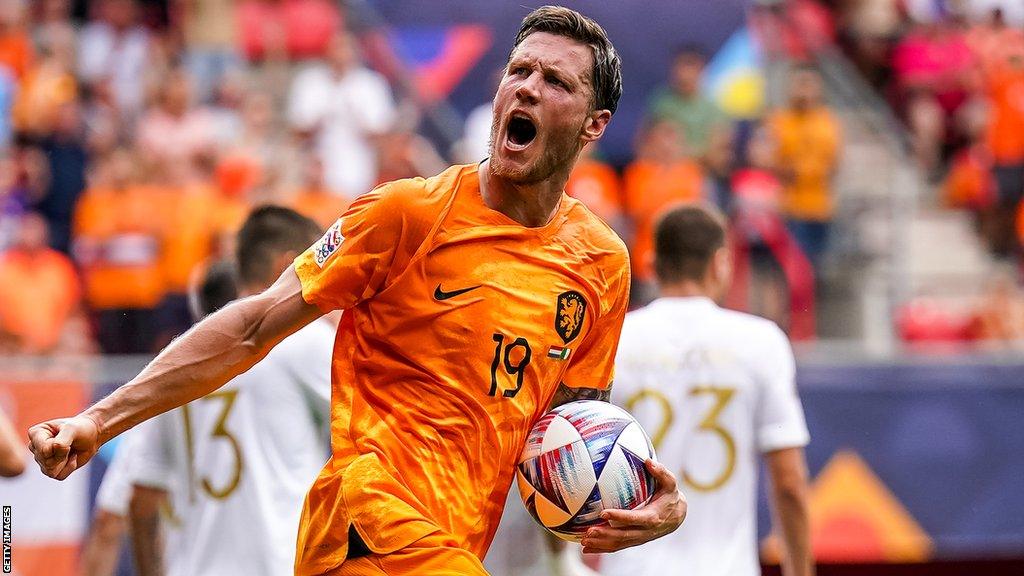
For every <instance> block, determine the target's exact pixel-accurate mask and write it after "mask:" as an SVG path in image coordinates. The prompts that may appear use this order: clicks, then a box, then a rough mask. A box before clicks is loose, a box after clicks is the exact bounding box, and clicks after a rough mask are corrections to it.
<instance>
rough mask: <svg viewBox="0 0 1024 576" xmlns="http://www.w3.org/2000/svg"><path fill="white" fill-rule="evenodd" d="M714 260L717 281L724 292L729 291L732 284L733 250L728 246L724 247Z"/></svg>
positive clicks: (716, 252)
mask: <svg viewBox="0 0 1024 576" xmlns="http://www.w3.org/2000/svg"><path fill="white" fill-rule="evenodd" d="M712 258H713V262H714V264H713V266H714V272H713V274H714V275H715V280H716V281H717V283H718V284H719V285H720V286H722V289H723V290H727V289H728V286H729V285H730V284H731V283H732V269H733V261H732V250H731V249H730V248H729V246H728V245H726V246H722V247H721V248H719V249H718V250H716V251H715V255H714V256H713V257H712Z"/></svg>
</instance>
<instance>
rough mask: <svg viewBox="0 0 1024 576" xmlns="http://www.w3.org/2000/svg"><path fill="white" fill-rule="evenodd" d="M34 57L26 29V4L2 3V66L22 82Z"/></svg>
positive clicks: (0, 18)
mask: <svg viewBox="0 0 1024 576" xmlns="http://www.w3.org/2000/svg"><path fill="white" fill-rule="evenodd" d="M33 59H34V50H33V48H32V39H31V38H30V37H29V35H28V31H27V30H25V4H24V3H22V2H3V3H0V68H7V70H8V71H9V73H10V75H11V76H13V77H14V78H15V79H16V80H17V81H18V82H20V81H21V80H22V79H23V78H24V77H25V74H27V73H28V71H29V68H31V66H32V61H33Z"/></svg>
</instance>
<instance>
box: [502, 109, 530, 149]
mask: <svg viewBox="0 0 1024 576" xmlns="http://www.w3.org/2000/svg"><path fill="white" fill-rule="evenodd" d="M506 133H507V134H508V141H509V142H510V143H512V144H513V145H515V147H517V148H525V147H526V146H527V145H529V144H530V142H533V139H534V138H536V137H537V127H536V126H534V124H533V122H532V121H531V120H530V119H529V118H526V117H523V116H513V117H512V119H511V120H509V121H508V130H506Z"/></svg>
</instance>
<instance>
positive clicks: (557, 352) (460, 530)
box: [295, 165, 629, 574]
mask: <svg viewBox="0 0 1024 576" xmlns="http://www.w3.org/2000/svg"><path fill="white" fill-rule="evenodd" d="M295 269H296V272H297V273H298V276H299V279H300V280H301V282H302V291H303V297H304V298H305V299H306V301H307V302H310V303H312V304H315V305H316V306H318V307H319V308H321V309H322V310H324V311H327V310H332V309H345V310H346V312H345V314H344V316H343V317H342V322H341V326H340V327H339V330H338V337H337V340H336V342H335V352H334V361H333V374H332V380H333V408H332V424H331V434H332V448H333V456H332V458H331V460H330V462H328V464H327V465H326V466H325V467H324V469H323V471H322V472H321V474H320V476H319V478H317V480H316V482H315V483H314V485H313V487H312V488H311V490H310V492H309V495H308V497H307V499H306V504H305V508H304V511H303V515H302V521H301V525H300V528H299V541H298V553H297V559H296V574H330V573H333V572H332V571H333V570H335V569H336V568H337V567H338V566H339V565H340V564H341V563H342V562H343V561H344V559H345V557H346V553H347V548H348V538H347V536H348V532H349V526H350V525H351V526H353V527H354V529H355V530H357V531H358V533H359V535H360V536H361V538H362V539H363V540H364V542H365V543H366V544H367V546H368V547H369V548H370V549H371V550H372V551H374V552H377V553H382V554H386V553H389V552H394V551H396V550H399V549H402V548H404V547H405V546H407V545H409V544H410V543H412V542H414V541H416V540H418V539H420V538H422V537H424V536H426V535H428V534H432V533H435V532H443V533H447V534H450V535H452V536H453V537H454V538H455V540H456V541H457V543H458V546H459V547H462V548H464V549H466V550H469V551H470V552H472V553H473V554H475V555H476V556H478V557H480V558H482V557H483V556H484V553H485V552H486V551H487V548H488V546H489V545H490V541H491V538H492V537H493V536H494V531H495V529H496V528H497V525H498V520H499V518H500V517H501V512H502V507H503V506H504V503H505V496H506V493H507V492H508V489H509V486H510V484H511V481H512V477H513V473H514V468H515V465H516V461H517V459H518V457H519V454H520V452H521V450H522V447H523V442H524V441H525V439H526V434H527V432H528V431H529V429H530V427H531V426H532V424H533V423H534V422H535V421H536V420H537V419H538V418H539V417H540V416H541V415H542V414H543V413H544V412H546V411H547V409H548V406H549V404H550V402H551V398H552V396H553V394H554V392H555V390H556V389H557V387H558V385H559V382H564V383H565V384H566V385H567V386H571V387H586V388H599V389H603V388H605V387H607V386H608V385H609V383H610V381H611V377H612V365H613V361H614V355H615V349H616V346H617V345H618V339H619V330H620V328H621V326H622V321H623V318H624V316H625V312H626V306H627V301H628V299H629V261H628V257H627V255H626V249H625V246H624V245H623V244H622V241H621V240H620V239H619V238H618V237H617V236H616V235H615V233H614V232H612V231H611V229H610V228H608V227H607V226H606V225H605V224H604V223H602V222H601V221H600V220H599V219H598V218H597V217H596V216H594V215H593V214H592V213H591V212H590V211H589V210H588V209H587V208H586V207H584V206H583V204H582V203H580V202H579V201H577V200H574V199H573V198H570V197H569V196H567V195H564V194H563V196H562V199H561V204H560V206H559V208H558V211H557V213H556V214H555V215H554V217H553V218H552V220H551V221H550V222H549V223H548V224H547V225H545V226H542V227H538V228H527V227H524V226H522V225H520V224H518V223H517V222H515V221H513V220H511V219H509V218H508V217H507V216H505V215H504V214H502V213H500V212H497V211H495V210H492V209H490V208H488V207H487V205H486V204H485V203H484V201H483V199H482V197H481V194H480V185H479V176H478V172H477V166H476V165H469V166H455V167H452V168H450V169H448V170H446V171H445V172H442V173H441V174H439V175H438V176H435V177H433V178H429V179H422V178H417V179H411V180H400V181H397V182H392V183H390V184H385V185H383V186H380V187H378V188H377V189H375V190H373V191H372V192H370V193H368V194H365V195H363V196H361V197H359V198H358V199H357V200H356V201H355V202H354V203H353V205H352V206H351V207H350V209H349V210H348V212H346V214H345V215H344V217H343V218H342V219H341V220H339V221H338V222H337V223H335V224H334V226H332V227H331V229H330V230H328V232H327V234H326V235H325V236H324V238H323V239H321V240H320V241H319V242H317V243H316V244H314V245H313V247H311V248H310V249H309V250H307V251H306V252H305V253H303V254H302V255H301V256H299V257H298V258H297V259H296V260H295Z"/></svg>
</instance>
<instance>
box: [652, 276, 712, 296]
mask: <svg viewBox="0 0 1024 576" xmlns="http://www.w3.org/2000/svg"><path fill="white" fill-rule="evenodd" d="M712 294H713V291H712V290H711V289H710V287H708V286H705V285H704V284H702V283H700V282H695V281H693V280H685V281H683V282H676V283H674V284H661V285H659V286H658V295H659V296H660V297H662V298H711V299H712V300H714V298H713V297H712Z"/></svg>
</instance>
